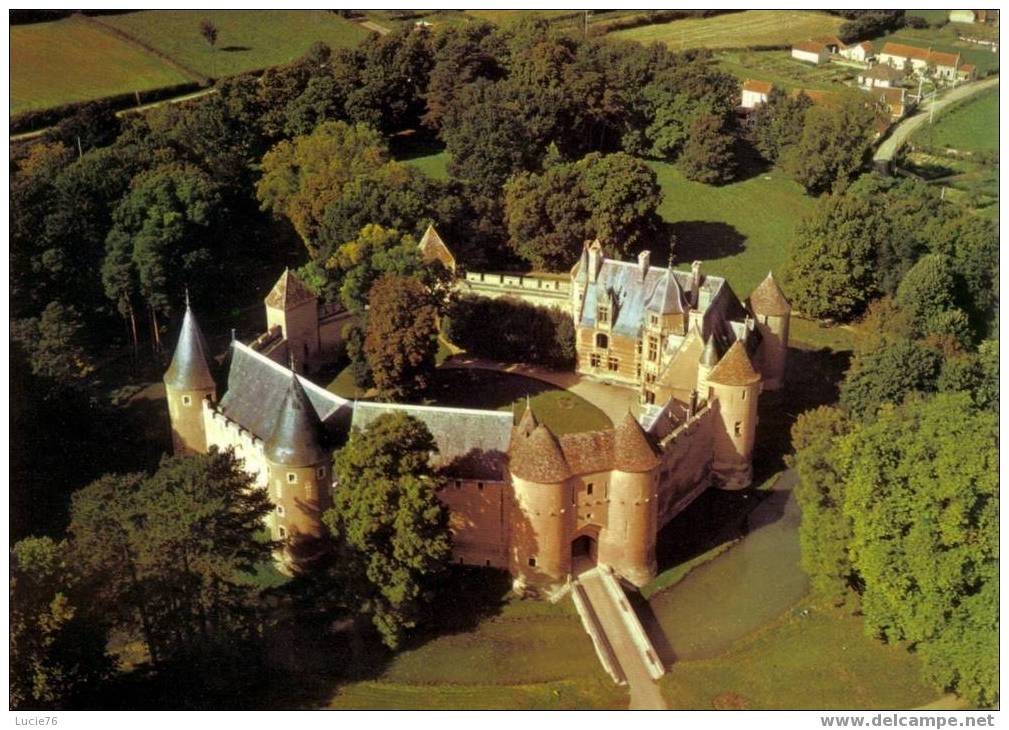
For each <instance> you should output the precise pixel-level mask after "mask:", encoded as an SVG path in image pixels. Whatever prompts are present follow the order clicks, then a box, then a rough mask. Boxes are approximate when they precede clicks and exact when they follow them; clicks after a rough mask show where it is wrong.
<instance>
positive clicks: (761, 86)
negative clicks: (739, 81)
mask: <svg viewBox="0 0 1009 730" xmlns="http://www.w3.org/2000/svg"><path fill="white" fill-rule="evenodd" d="M772 88H774V86H773V85H772V84H771V82H770V81H757V80H755V79H747V80H746V81H744V82H743V102H742V104H740V106H741V107H743V108H744V109H756V108H757V107H758V106H759V105H761V104H766V103H767V98H768V96H769V95H770V93H771V89H772Z"/></svg>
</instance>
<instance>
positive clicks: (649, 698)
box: [578, 569, 668, 710]
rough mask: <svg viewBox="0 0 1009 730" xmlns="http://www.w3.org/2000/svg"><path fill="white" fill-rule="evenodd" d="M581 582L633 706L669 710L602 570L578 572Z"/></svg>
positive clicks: (631, 706) (634, 708)
mask: <svg viewBox="0 0 1009 730" xmlns="http://www.w3.org/2000/svg"><path fill="white" fill-rule="evenodd" d="M578 580H579V582H580V583H581V584H582V586H583V587H584V588H585V596H586V598H588V600H589V603H591V604H592V610H593V611H595V613H596V616H597V617H598V619H599V623H600V624H601V625H602V629H603V633H604V634H605V636H606V640H607V641H608V642H609V644H610V646H611V647H612V648H613V653H614V654H615V655H616V657H617V662H619V663H620V668H621V669H622V670H623V673H624V677H626V679H627V686H628V687H629V688H630V690H631V705H630V709H632V710H666V709H668V706H667V705H666V702H665V700H664V699H663V698H662V692H661V691H659V686H658V685H657V684H656V683H655V681H654V680H653V679H652V678H651V675H649V674H648V669H647V667H645V663H644V661H643V660H642V659H641V655H640V654H639V653H638V649H637V646H636V645H635V644H634V640H633V639H632V638H631V634H630V632H629V631H628V630H627V626H626V624H624V621H623V619H621V618H620V608H619V607H618V606H616V605H614V603H613V600H612V599H611V598H610V595H609V594H608V593H607V592H606V589H605V588H604V587H603V583H602V580H601V579H600V577H599V571H598V569H597V570H590V571H588V572H587V573H582V574H581V575H580V576H578Z"/></svg>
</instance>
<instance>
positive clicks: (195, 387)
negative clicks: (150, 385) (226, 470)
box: [164, 293, 217, 456]
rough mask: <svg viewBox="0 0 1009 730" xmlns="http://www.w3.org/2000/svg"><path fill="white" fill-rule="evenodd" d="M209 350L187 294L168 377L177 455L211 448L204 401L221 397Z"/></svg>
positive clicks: (196, 452)
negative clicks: (204, 414)
mask: <svg viewBox="0 0 1009 730" xmlns="http://www.w3.org/2000/svg"><path fill="white" fill-rule="evenodd" d="M208 353H209V350H208V349H207V343H206V340H204V339H203V333H202V332H201V331H200V326H199V325H198V324H197V322H196V317H195V316H194V315H193V310H192V309H191V308H190V306H189V295H188V293H187V294H186V313H185V315H183V317H182V329H181V331H180V332H179V343H178V345H176V347H175V353H174V354H173V355H172V363H171V365H169V366H168V370H167V371H166V372H165V376H164V381H165V397H166V398H167V399H168V417H169V419H170V420H171V422H172V451H173V452H174V453H175V454H176V455H177V456H181V455H184V454H202V453H206V451H207V432H206V428H205V426H204V421H203V401H204V400H205V399H206V398H210V399H211V400H213V399H214V398H216V397H217V386H216V385H215V384H214V378H213V377H212V375H211V373H210V364H209V358H208Z"/></svg>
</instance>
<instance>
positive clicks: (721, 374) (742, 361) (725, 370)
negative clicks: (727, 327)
mask: <svg viewBox="0 0 1009 730" xmlns="http://www.w3.org/2000/svg"><path fill="white" fill-rule="evenodd" d="M708 382H709V383H716V384H718V385H753V384H754V383H758V382H760V375H759V374H758V373H757V371H756V370H754V369H753V363H752V362H750V356H749V355H747V354H746V347H745V346H744V345H743V343H742V342H740V341H739V340H736V341H735V342H734V343H732V347H730V348H729V351H728V352H727V353H725V355H724V356H723V357H722V359H721V360H719V361H718V364H717V365H715V367H714V368H713V369H712V370H711V372H710V373H709V374H708Z"/></svg>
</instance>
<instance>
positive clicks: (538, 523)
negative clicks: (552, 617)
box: [508, 408, 573, 585]
mask: <svg viewBox="0 0 1009 730" xmlns="http://www.w3.org/2000/svg"><path fill="white" fill-rule="evenodd" d="M508 457H509V458H508V460H509V471H510V472H511V489H512V492H511V500H512V505H511V509H510V514H511V522H510V525H509V542H510V558H509V559H510V565H511V574H512V575H513V576H518V577H519V580H520V582H522V583H523V584H525V585H544V584H550V583H563V582H564V581H565V580H566V579H567V575H568V573H569V572H570V570H571V553H570V549H569V546H568V541H567V536H568V533H569V532H570V530H569V525H570V524H572V523H573V507H572V505H571V504H570V499H569V498H568V494H569V491H570V489H569V488H568V485H567V482H568V479H569V478H570V477H571V469H570V467H569V466H568V463H567V461H566V460H565V458H564V453H563V451H562V450H561V446H560V443H558V441H557V437H556V436H554V434H553V432H552V431H551V430H550V429H549V428H547V426H545V425H544V424H542V423H538V422H537V421H536V417H535V416H534V415H533V414H532V410H531V409H529V408H527V410H526V413H525V414H524V415H523V417H522V420H521V421H520V422H519V424H518V426H517V427H516V428H515V430H514V432H513V434H512V443H511V448H510V449H509V454H508Z"/></svg>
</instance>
